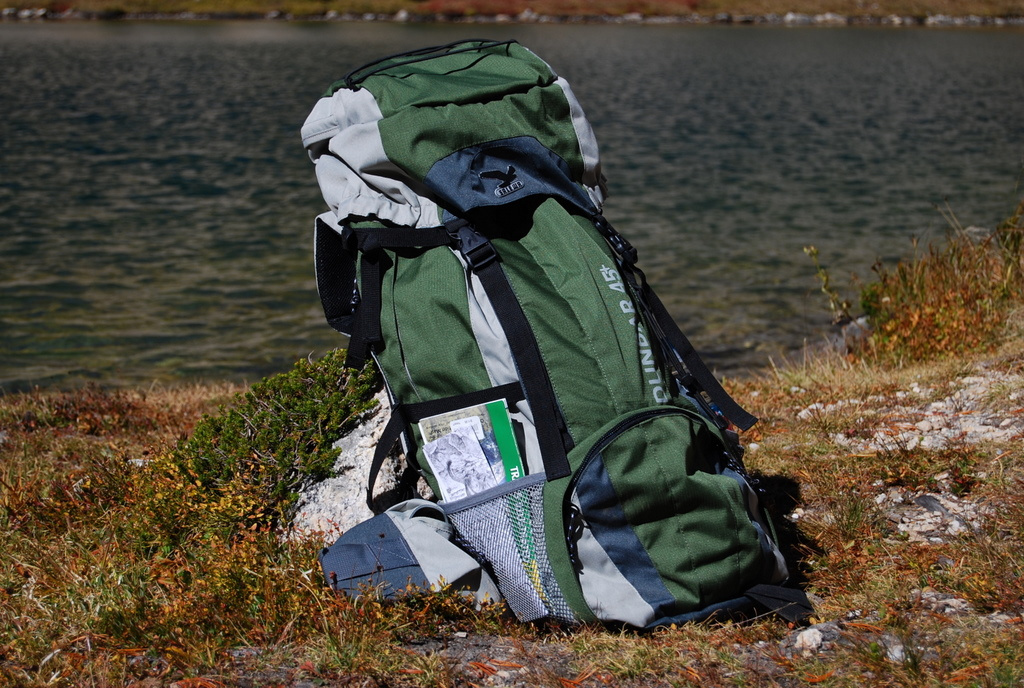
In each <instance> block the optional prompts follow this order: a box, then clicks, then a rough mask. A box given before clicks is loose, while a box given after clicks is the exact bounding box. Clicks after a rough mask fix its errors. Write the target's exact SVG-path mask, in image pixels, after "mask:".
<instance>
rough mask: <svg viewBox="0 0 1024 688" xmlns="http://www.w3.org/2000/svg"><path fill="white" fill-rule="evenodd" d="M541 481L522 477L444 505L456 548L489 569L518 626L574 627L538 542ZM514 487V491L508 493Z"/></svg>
mask: <svg viewBox="0 0 1024 688" xmlns="http://www.w3.org/2000/svg"><path fill="white" fill-rule="evenodd" d="M543 478H544V476H543V475H538V476H536V478H534V477H528V478H524V479H522V480H517V481H514V482H512V483H509V484H508V486H502V487H500V488H495V490H488V491H487V492H485V493H482V495H481V497H482V499H481V498H477V497H472V498H470V499H466V500H461V501H460V502H457V503H454V504H452V505H449V506H448V507H447V508H446V511H447V513H448V518H449V519H450V520H451V522H452V525H454V526H455V530H456V533H457V537H458V539H459V541H460V544H461V545H462V546H463V547H464V548H465V549H466V550H467V551H469V552H470V553H471V554H472V555H473V556H474V557H476V558H477V559H478V560H479V561H481V562H484V563H486V564H487V565H489V566H490V568H491V571H492V572H493V574H494V577H495V579H496V580H497V582H498V588H499V589H500V590H501V594H502V595H503V596H504V597H505V600H506V601H507V602H508V604H509V607H511V608H512V611H513V612H515V615H516V618H518V619H519V620H520V621H533V620H536V619H543V618H545V617H554V618H556V619H561V620H563V621H575V620H576V617H575V615H574V614H573V613H572V609H570V607H569V604H568V603H567V602H566V601H565V598H564V597H563V596H562V593H561V590H560V589H559V587H558V584H557V583H556V581H555V574H554V572H553V571H552V570H551V563H550V561H549V560H548V555H547V548H546V544H545V539H544V501H543V489H544V480H543ZM510 486H515V488H514V489H509V487H510Z"/></svg>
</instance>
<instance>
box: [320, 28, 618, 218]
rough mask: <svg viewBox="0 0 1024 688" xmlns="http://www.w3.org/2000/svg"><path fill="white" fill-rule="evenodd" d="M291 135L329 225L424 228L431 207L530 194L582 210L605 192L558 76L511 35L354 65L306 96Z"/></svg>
mask: <svg viewBox="0 0 1024 688" xmlns="http://www.w3.org/2000/svg"><path fill="white" fill-rule="evenodd" d="M454 73H458V78H452V75H453V74H454ZM302 140H303V145H304V146H305V147H306V148H307V150H308V152H309V155H310V158H311V159H312V160H313V161H314V162H315V163H316V171H317V179H318V181H319V183H320V187H321V190H322V192H323V195H324V199H325V200H326V201H327V204H328V206H330V208H331V211H332V212H331V213H330V214H331V215H333V218H331V219H327V218H324V219H325V221H326V222H328V224H330V225H332V226H335V227H337V226H338V224H339V223H345V222H349V221H353V220H359V219H375V220H378V221H384V222H387V223H394V224H397V225H403V226H410V227H432V226H437V225H438V224H440V221H441V208H444V209H447V210H449V211H451V212H452V213H455V214H457V215H460V216H467V215H472V214H473V213H474V212H475V211H479V210H481V209H487V208H500V207H504V206H507V205H508V204H510V203H516V202H519V201H522V200H525V199H529V198H537V197H538V196H543V197H549V196H550V197H555V198H558V199H559V200H560V201H562V202H563V203H564V204H566V205H567V206H568V207H570V208H572V209H575V210H576V211H578V212H580V213H582V214H586V215H593V214H596V213H598V212H600V208H601V205H602V203H603V201H604V198H605V194H606V190H605V184H604V177H603V176H602V174H601V166H600V159H599V155H598V149H597V141H596V139H595V137H594V133H593V130H592V129H591V127H590V123H589V122H588V121H587V119H586V117H585V115H584V114H583V110H582V108H581V107H580V105H579V102H578V101H577V100H576V97H575V95H574V94H573V93H572V90H571V88H570V87H569V84H568V83H567V82H566V81H565V80H564V79H562V78H561V77H559V76H558V75H557V74H555V73H554V71H553V70H552V69H551V67H550V66H549V65H548V64H547V63H545V62H544V61H543V60H541V59H540V58H538V57H537V56H536V55H534V54H533V53H532V52H530V51H529V50H527V49H526V48H524V47H522V46H521V45H519V44H518V43H516V42H514V41H500V42H499V41H481V40H474V41H462V42H459V43H454V44H451V45H447V46H439V47H436V48H427V49H425V50H420V51H415V52H413V53H405V54H402V55H397V56H393V57H390V58H384V59H383V60H378V61H377V62H374V63H370V64H369V65H366V66H364V67H361V68H359V69H357V70H355V71H354V72H352V73H350V74H349V75H348V76H346V77H345V78H344V79H341V80H339V81H338V82H336V83H335V84H334V85H332V86H331V88H330V89H329V90H328V92H327V94H325V95H324V96H323V97H322V98H321V99H320V100H319V101H318V102H317V104H316V105H315V107H314V108H313V111H312V112H311V113H310V115H309V117H308V118H307V119H306V123H305V124H304V125H303V127H302ZM332 220H333V221H332Z"/></svg>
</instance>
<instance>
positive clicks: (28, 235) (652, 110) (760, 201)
mask: <svg viewBox="0 0 1024 688" xmlns="http://www.w3.org/2000/svg"><path fill="white" fill-rule="evenodd" d="M477 36H480V37H510V38H516V39H518V40H520V41H521V42H523V43H524V44H525V45H527V46H528V47H530V48H532V49H533V50H534V51H535V52H537V53H538V54H540V55H541V56H542V57H544V58H545V59H546V60H547V61H548V62H550V63H551V64H552V65H553V66H554V68H555V69H556V71H558V72H559V73H560V74H562V75H563V76H565V77H566V78H567V79H568V80H569V81H570V82H571V83H572V84H573V87H574V89H575V91H576V93H577V95H578V96H579V98H580V100H581V102H582V104H583V106H584V108H585V110H586V111H587V113H588V115H589V116H590V118H591V120H592V121H593V124H594V127H595V129H596V131H597V136H598V142H599V143H600V145H601V150H602V155H603V158H604V169H605V173H606V175H607V176H608V178H609V182H610V188H611V191H612V196H611V197H610V199H609V202H608V204H607V206H606V214H607V216H608V217H609V218H610V219H611V220H612V222H613V223H615V224H616V225H617V226H618V228H619V229H620V230H621V231H622V232H623V233H624V234H625V235H626V236H627V237H629V238H630V239H631V240H632V241H633V243H634V244H635V245H636V246H637V247H638V249H639V250H640V255H641V264H642V266H644V267H645V268H646V271H647V273H648V276H649V277H650V279H651V281H652V282H653V283H654V284H655V285H656V287H657V288H658V290H659V293H661V295H662V297H663V299H664V300H665V301H666V303H667V304H668V306H669V307H670V309H671V310H672V311H673V312H674V314H675V315H676V316H677V317H678V318H679V319H680V321H681V323H682V324H683V329H684V331H686V332H687V333H689V334H690V335H691V338H692V339H693V340H694V342H695V344H696V345H697V347H698V349H700V350H702V351H703V352H705V354H706V358H708V359H709V361H710V362H711V363H712V364H713V365H714V366H716V367H717V368H719V369H720V370H725V371H729V372H739V371H742V370H744V369H749V367H751V366H754V365H761V364H764V363H765V362H766V361H767V359H768V356H769V355H774V354H777V353H779V352H783V351H792V350H794V349H795V348H797V347H799V346H801V345H802V344H803V342H804V341H805V340H812V341H813V340H817V339H819V338H820V337H821V334H822V332H823V331H824V330H825V326H826V323H827V319H828V314H827V312H826V309H825V301H824V300H823V298H822V297H821V295H820V294H819V293H818V292H817V284H816V281H815V278H814V269H813V267H812V265H811V263H810V261H809V260H808V259H807V257H806V256H805V255H804V254H803V251H802V247H803V246H805V245H807V244H815V245H817V246H818V248H819V249H820V251H821V256H822V260H823V262H824V263H825V264H826V265H828V266H829V268H830V269H831V270H832V272H833V277H834V278H836V280H837V281H838V282H839V283H840V284H845V282H846V275H848V274H849V273H850V272H857V273H859V274H861V275H862V276H865V277H867V276H869V272H870V266H871V264H872V263H873V262H874V261H875V259H876V258H879V257H882V258H885V259H889V260H892V259H895V258H897V257H899V256H901V255H906V254H907V253H908V252H909V251H910V247H911V237H915V236H917V237H924V238H926V239H927V238H941V237H942V236H943V234H944V232H945V231H946V223H945V221H944V220H943V219H942V217H941V215H940V214H939V212H938V211H937V209H936V206H939V205H942V204H943V203H945V202H947V201H948V203H949V205H950V206H951V207H952V208H953V210H954V211H955V212H956V213H957V215H958V217H959V219H960V221H961V222H962V223H963V224H964V225H971V224H975V225H981V226H992V225H994V224H995V223H996V222H998V221H999V220H1000V219H1002V218H1003V217H1004V216H1006V215H1007V214H1008V212H1009V211H1010V209H1011V207H1012V205H1013V204H1014V199H1015V198H1016V195H1015V191H1014V185H1015V182H1016V179H1017V176H1018V173H1019V171H1020V169H1021V163H1022V159H1024V32H1021V31H1018V30H1012V29H1001V30H980V29H979V30H923V29H917V30H915V29H901V30H896V29H869V28H839V29H830V28H798V29H794V28H783V27H771V28H768V27H693V26H685V27H651V26H644V27H621V26H616V27H609V26H488V27H482V26H473V27H461V26H452V25H380V24H287V23H269V22H238V23H194V24H191V23H190V24H175V23H170V22H168V23H159V24H146V23H111V24H105V23H70V24H58V25H54V24H41V25H25V24H0V64H3V65H4V69H3V75H2V78H0V112H2V115H3V116H2V117H0V387H2V388H4V389H7V390H12V389H19V388H23V387H26V386H30V385H34V384H39V385H70V384H75V383H78V382H81V381H83V380H95V381H99V382H102V383H104V384H146V383H149V382H151V381H155V380H161V381H174V380H184V379H195V378H203V379H222V378H230V379H243V380H250V381H251V380H254V379H257V378H259V377H260V376H262V375H266V374H269V373H273V372H276V371H280V370H283V369H286V368H287V367H289V366H290V364H291V362H292V361H293V360H295V359H296V358H297V357H300V356H305V355H307V354H309V353H311V352H312V353H314V355H319V354H322V353H323V352H324V351H326V350H327V349H329V348H331V347H334V346H337V345H339V344H342V343H343V342H342V341H341V340H340V339H339V338H338V337H337V336H336V335H335V334H334V333H333V331H332V330H331V329H330V328H329V327H328V326H327V325H326V323H324V322H323V318H322V314H321V312H320V309H319V302H318V300H317V296H316V289H315V283H314V280H313V273H312V257H311V254H312V246H311V242H312V239H311V234H312V219H313V217H314V216H315V215H316V214H317V213H318V212H320V211H321V209H322V208H323V201H322V199H321V198H320V195H319V191H318V189H317V186H316V182H315V179H314V176H313V169H312V165H311V164H310V163H309V161H308V159H307V158H306V156H305V153H304V151H303V150H302V145H301V142H300V140H299V127H300V125H301V124H302V122H303V120H304V119H305V116H306V114H307V112H308V111H309V109H310V108H311V107H312V105H313V103H314V102H315V100H316V99H317V97H318V96H319V95H320V93H321V92H322V91H323V90H324V88H325V86H326V85H327V84H329V83H330V82H332V81H333V80H335V79H336V78H338V77H339V76H341V75H342V74H343V73H344V72H346V71H348V70H349V69H350V68H352V67H354V66H357V65H358V64H361V63H362V62H365V61H367V60H369V59H372V58H375V57H379V56H381V55H384V54H389V53H392V52H397V51H399V50H404V49H410V48H415V47H422V46H425V45H435V44H440V43H447V42H450V41H453V40H457V39H460V38H466V37H477Z"/></svg>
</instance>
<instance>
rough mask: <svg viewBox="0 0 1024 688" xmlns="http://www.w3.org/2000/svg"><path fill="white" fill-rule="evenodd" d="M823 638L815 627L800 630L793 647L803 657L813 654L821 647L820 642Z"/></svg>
mask: <svg viewBox="0 0 1024 688" xmlns="http://www.w3.org/2000/svg"><path fill="white" fill-rule="evenodd" d="M823 641H824V638H823V636H822V634H821V631H819V630H818V629H817V628H808V629H807V630H804V631H801V632H800V634H799V635H798V636H797V637H796V640H795V641H794V642H793V649H794V650H796V651H797V652H799V653H801V654H802V655H803V656H804V657H808V656H810V655H813V654H814V653H815V652H817V651H818V650H820V649H821V644H822V642H823Z"/></svg>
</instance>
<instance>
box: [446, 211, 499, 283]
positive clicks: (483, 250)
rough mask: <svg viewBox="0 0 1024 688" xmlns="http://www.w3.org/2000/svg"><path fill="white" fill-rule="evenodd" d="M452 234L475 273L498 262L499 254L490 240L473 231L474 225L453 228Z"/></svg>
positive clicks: (461, 225) (460, 225)
mask: <svg viewBox="0 0 1024 688" xmlns="http://www.w3.org/2000/svg"><path fill="white" fill-rule="evenodd" d="M450 233H451V234H452V236H453V237H454V238H455V240H456V242H457V246H458V248H459V253H461V254H462V257H463V259H464V260H465V261H466V264H467V265H468V266H469V268H470V269H471V270H473V271H474V272H477V271H479V270H480V269H481V268H484V267H486V266H487V265H490V264H491V263H493V262H494V261H495V260H497V258H498V252H497V251H495V250H494V246H493V245H492V244H491V242H490V240H489V239H488V238H487V237H485V236H484V235H483V234H480V233H479V232H477V231H476V230H475V229H473V225H471V224H469V223H468V222H465V223H460V224H458V225H457V226H455V227H452V228H451V230H450Z"/></svg>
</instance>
